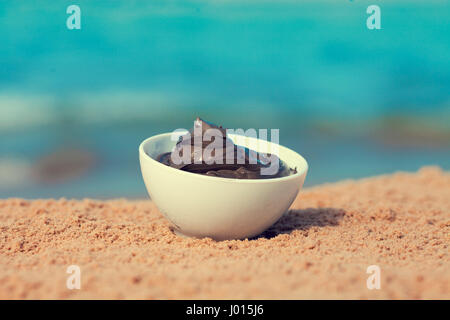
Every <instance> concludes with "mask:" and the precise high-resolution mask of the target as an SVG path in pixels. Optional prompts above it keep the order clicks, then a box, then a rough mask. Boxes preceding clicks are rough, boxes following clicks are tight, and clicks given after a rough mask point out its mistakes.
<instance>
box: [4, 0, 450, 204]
mask: <svg viewBox="0 0 450 320" xmlns="http://www.w3.org/2000/svg"><path fill="white" fill-rule="evenodd" d="M71 4H77V5H79V6H80V8H81V27H82V29H81V30H68V29H67V27H66V19H67V17H68V16H69V15H68V14H66V8H67V7H68V6H69V5H71ZM371 4H377V5H379V6H380V8H381V26H382V29H381V30H368V29H367V27H366V19H367V17H368V16H369V15H368V14H367V13H366V8H367V7H368V5H371ZM449 93H450V6H449V1H433V0H431V1H425V0H424V1H399V0H397V1H378V0H372V1H360V0H353V1H344V0H342V1H335V0H328V1H323V0H322V1H283V0H281V1H270V2H268V1H250V0H248V1H189V0H184V1H167V0H165V1H132V0H127V1H126V0H120V1H119V0H117V1H92V0H78V1H76V2H72V1H55V0H54V1H12V0H11V1H7V0H6V1H5V0H3V1H0V198H6V197H25V198H47V197H52V198H53V197H54V198H58V197H66V198H72V197H74V198H84V197H90V198H112V197H129V198H140V197H147V194H146V190H145V187H144V184H143V182H142V179H141V176H140V170H139V162H138V146H139V144H140V142H141V141H142V140H143V139H145V138H147V137H149V136H151V135H154V134H157V133H162V132H169V131H172V130H174V129H176V128H187V129H189V128H190V127H191V126H192V123H193V120H194V119H195V117H197V116H200V117H202V118H204V119H206V120H209V121H212V122H215V123H217V124H222V125H223V126H225V127H229V128H243V129H248V128H279V129H280V143H281V144H282V145H286V146H288V147H290V148H293V149H294V150H296V151H298V152H299V153H300V154H302V155H303V156H304V157H305V158H306V159H307V160H308V162H309V164H310V171H309V174H308V176H307V179H306V184H305V185H306V186H313V185H316V184H320V183H325V182H333V181H338V180H342V179H349V178H352V179H353V178H360V177H366V176H373V175H378V174H384V173H391V172H394V171H397V170H403V171H415V170H417V169H418V168H420V167H421V166H423V165H439V166H440V167H442V168H443V169H446V170H448V169H450V94H449Z"/></svg>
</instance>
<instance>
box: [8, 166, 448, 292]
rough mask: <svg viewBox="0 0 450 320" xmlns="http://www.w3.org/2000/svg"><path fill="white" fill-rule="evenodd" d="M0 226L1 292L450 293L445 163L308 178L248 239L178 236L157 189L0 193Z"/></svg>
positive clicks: (446, 173)
mask: <svg viewBox="0 0 450 320" xmlns="http://www.w3.org/2000/svg"><path fill="white" fill-rule="evenodd" d="M0 230H1V233H0V298H2V299H23V298H25V299H78V298H87V299H90V298H96V299H111V298H112V299H115V298H118V299H222V298H223V299H317V298H319V299H334V298H344V299H402V298H406V299H449V298H450V263H449V248H448V246H449V244H450V236H449V235H450V173H448V172H443V171H442V170H440V169H439V168H436V167H426V168H422V169H421V170H419V171H418V172H416V173H402V172H399V173H395V174H392V175H384V176H378V177H371V178H366V179H362V180H358V181H342V182H339V183H333V184H326V185H320V186H317V187H314V188H309V189H304V190H302V191H301V192H300V194H299V196H298V198H297V199H296V201H295V202H294V204H293V205H292V207H291V210H290V211H289V213H288V214H286V215H285V216H284V217H283V218H281V220H280V221H279V222H278V223H276V224H275V225H274V226H273V227H271V228H270V229H269V230H267V231H266V232H265V233H264V234H262V235H261V236H259V237H257V238H255V239H248V240H242V241H240V240H239V241H222V242H216V241H214V240H211V239H187V238H180V237H178V236H176V235H175V234H174V233H173V232H172V230H171V229H170V227H169V225H168V223H167V221H166V220H165V219H164V218H163V217H162V216H161V214H160V213H159V212H158V210H157V209H156V207H155V206H154V204H153V203H152V202H151V201H150V200H145V201H129V200H125V199H119V200H111V201H95V200H90V199H85V200H81V201H79V200H66V199H59V200H51V199H45V200H34V201H28V200H23V199H7V200H0ZM70 265H78V266H79V267H80V270H81V289H79V290H77V289H74V290H69V289H68V288H67V287H66V280H67V278H68V277H69V274H67V273H66V269H67V267H68V266H70ZM370 265H377V266H379V267H380V270H381V288H380V289H379V290H376V289H375V290H369V289H368V288H367V286H366V280H367V278H368V277H369V274H367V273H366V270H367V267H368V266H370Z"/></svg>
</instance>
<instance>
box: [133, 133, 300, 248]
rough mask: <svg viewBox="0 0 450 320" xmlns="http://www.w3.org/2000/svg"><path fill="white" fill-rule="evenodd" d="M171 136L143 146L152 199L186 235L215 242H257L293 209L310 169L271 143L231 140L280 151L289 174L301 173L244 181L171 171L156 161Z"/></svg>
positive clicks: (142, 158) (169, 146)
mask: <svg viewBox="0 0 450 320" xmlns="http://www.w3.org/2000/svg"><path fill="white" fill-rule="evenodd" d="M172 134H173V133H164V134H160V135H156V136H153V137H151V138H148V139H146V140H145V141H143V142H142V143H141V145H140V146H139V158H140V163H141V171H142V176H143V178H144V182H145V186H146V187H147V191H148V193H149V195H150V198H151V199H152V200H153V201H154V203H155V204H156V206H157V207H158V209H159V211H160V212H161V213H162V214H163V215H164V216H165V217H166V218H167V219H168V220H169V221H170V222H171V223H172V224H173V226H174V228H175V231H176V232H177V233H181V234H182V235H185V236H190V237H198V238H201V237H210V238H213V239H215V240H226V239H243V238H250V237H253V236H256V235H258V234H260V233H261V232H263V231H264V230H266V229H267V228H268V227H270V226H271V225H272V224H273V223H275V222H276V221H277V220H278V219H279V218H280V217H281V216H282V215H283V213H284V212H286V211H287V210H288V209H289V207H290V205H291V204H292V202H293V201H294V199H295V198H296V196H297V194H298V192H299V190H300V189H301V187H302V186H303V182H304V181H305V176H306V172H307V170H308V164H307V162H306V160H305V159H304V158H303V157H302V156H300V155H299V154H298V153H296V152H294V151H292V150H290V149H288V148H286V147H283V146H279V145H275V144H273V143H271V142H268V141H264V140H259V139H256V138H247V137H243V136H236V135H229V137H230V139H231V140H233V142H235V143H237V144H239V145H243V146H245V147H250V148H251V149H254V150H256V151H258V152H268V151H269V152H270V150H273V149H270V148H272V147H278V150H279V153H278V154H279V157H280V159H282V160H283V161H284V162H285V163H286V164H287V165H288V166H289V167H290V168H297V173H296V174H293V175H290V176H287V177H281V178H272V179H262V180H255V179H245V180H240V179H229V178H219V177H210V176H206V175H201V174H195V173H191V172H186V171H182V170H178V169H174V168H171V167H169V166H166V165H164V164H162V163H160V162H158V161H156V160H155V159H156V157H157V156H158V155H159V154H161V153H163V152H170V151H171V150H172V148H173V147H174V146H175V144H176V141H174V140H173V139H171V135H172ZM179 134H180V135H181V134H182V133H181V132H180V133H179ZM255 144H256V145H255ZM267 148H269V150H268V149H267Z"/></svg>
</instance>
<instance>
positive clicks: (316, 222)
mask: <svg viewBox="0 0 450 320" xmlns="http://www.w3.org/2000/svg"><path fill="white" fill-rule="evenodd" d="M344 215H345V211H344V210H343V209H339V208H307V209H293V210H289V211H288V212H287V213H285V214H284V215H283V216H282V217H281V218H280V219H279V220H278V221H277V222H275V224H273V225H272V226H271V227H270V228H269V229H267V230H266V231H264V232H263V233H261V234H260V235H258V236H255V237H252V238H250V239H249V240H257V239H261V238H265V239H272V238H274V237H276V236H278V235H280V234H289V233H291V232H292V231H294V230H301V231H307V230H308V229H310V228H311V227H326V226H337V225H339V221H340V220H341V219H342V218H343V217H344Z"/></svg>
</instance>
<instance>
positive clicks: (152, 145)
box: [140, 131, 308, 181]
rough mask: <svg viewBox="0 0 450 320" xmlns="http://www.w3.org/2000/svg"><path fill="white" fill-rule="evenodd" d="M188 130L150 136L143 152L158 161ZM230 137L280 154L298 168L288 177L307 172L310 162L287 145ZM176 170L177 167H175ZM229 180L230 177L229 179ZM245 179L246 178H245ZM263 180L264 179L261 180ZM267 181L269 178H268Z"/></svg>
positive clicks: (263, 150) (268, 151)
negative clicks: (295, 172)
mask: <svg viewBox="0 0 450 320" xmlns="http://www.w3.org/2000/svg"><path fill="white" fill-rule="evenodd" d="M186 132H187V131H177V132H171V133H163V134H159V135H156V136H153V137H151V138H148V139H147V140H145V141H144V142H142V144H141V146H140V150H141V152H144V153H145V154H146V155H147V156H149V157H150V158H151V159H153V160H154V161H156V158H157V157H158V156H159V155H160V154H161V153H165V152H171V151H172V149H173V148H174V147H175V145H176V143H177V141H178V138H179V137H180V136H181V135H183V134H185V133H186ZM228 137H229V138H230V139H231V140H232V141H233V143H235V144H237V145H240V146H244V147H246V148H249V149H252V150H255V151H257V152H262V153H274V154H277V155H278V156H279V158H280V159H281V160H283V161H284V162H285V163H286V164H287V165H288V166H289V167H290V168H296V169H297V174H295V175H291V176H288V177H293V176H297V175H301V174H303V173H305V172H306V170H307V169H308V164H307V162H306V160H305V159H304V158H303V157H302V156H301V155H299V154H298V153H297V152H295V151H293V150H290V149H288V148H286V147H283V146H281V145H278V144H275V143H272V142H269V141H266V140H261V139H258V138H253V137H246V136H242V135H236V134H229V135H228ZM174 170H176V169H174ZM288 177H282V178H275V179H284V178H288ZM208 178H213V179H223V178H217V177H208ZM227 180H229V179H227ZM243 181H245V180H243ZM259 181H263V180H259ZM266 181H267V180H266Z"/></svg>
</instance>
